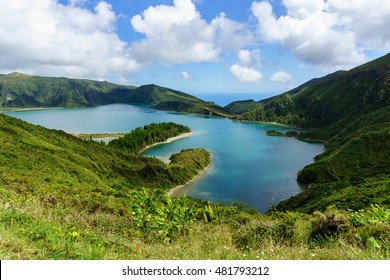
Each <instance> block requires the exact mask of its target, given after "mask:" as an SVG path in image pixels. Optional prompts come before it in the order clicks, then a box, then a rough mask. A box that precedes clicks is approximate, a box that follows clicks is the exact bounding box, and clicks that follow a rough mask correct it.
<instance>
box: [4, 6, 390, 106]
mask: <svg viewBox="0 0 390 280" xmlns="http://www.w3.org/2000/svg"><path fill="white" fill-rule="evenodd" d="M0 7H1V9H0V73H3V74H7V73H10V72H15V71H16V72H21V73H26V74H31V75H42V76H55V77H58V76H65V77H71V78H87V79H94V80H108V81H110V82H114V83H119V84H125V85H136V86H140V85H144V84H151V83H154V84H157V85H161V86H166V87H169V88H173V89H176V90H181V91H184V92H187V93H191V94H195V95H198V96H201V95H202V94H219V95H221V96H222V95H229V94H240V95H242V99H247V98H254V99H256V100H259V99H262V98H266V97H269V96H271V95H275V94H278V93H282V92H284V91H287V90H289V89H291V88H294V87H296V86H298V85H300V84H302V83H304V82H306V81H308V80H310V79H312V78H315V77H321V76H324V75H326V74H329V73H331V72H334V71H336V70H348V69H351V68H353V67H355V66H358V65H360V64H363V63H365V62H367V61H370V60H372V59H375V58H377V57H380V56H382V55H384V54H386V53H388V52H389V50H390V12H389V11H390V1H388V0H386V1H383V0H280V1H277V0H268V1H263V0H258V1H253V0H106V1H95V0H34V1H31V0H12V1H10V0H0Z"/></svg>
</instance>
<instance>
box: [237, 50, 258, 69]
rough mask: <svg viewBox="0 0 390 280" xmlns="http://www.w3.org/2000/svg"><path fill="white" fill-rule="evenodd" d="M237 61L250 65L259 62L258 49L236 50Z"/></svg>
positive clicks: (255, 64)
mask: <svg viewBox="0 0 390 280" xmlns="http://www.w3.org/2000/svg"><path fill="white" fill-rule="evenodd" d="M237 56H238V61H239V63H240V65H243V66H247V67H252V66H257V65H259V64H260V63H261V59H260V50H258V49H256V50H246V49H244V50H240V51H239V52H238V55H237Z"/></svg>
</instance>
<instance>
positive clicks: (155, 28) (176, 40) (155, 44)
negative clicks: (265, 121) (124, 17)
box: [131, 0, 221, 63]
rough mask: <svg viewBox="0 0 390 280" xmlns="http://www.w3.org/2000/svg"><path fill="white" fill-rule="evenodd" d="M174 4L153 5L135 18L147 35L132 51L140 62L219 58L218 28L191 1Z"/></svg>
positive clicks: (137, 29)
mask: <svg viewBox="0 0 390 280" xmlns="http://www.w3.org/2000/svg"><path fill="white" fill-rule="evenodd" d="M173 4H174V5H173V6H167V5H159V6H155V7H153V6H151V7H149V8H148V9H146V10H145V11H144V12H143V14H142V15H136V16H134V17H133V18H132V19H131V24H132V25H133V28H134V29H135V30H136V31H137V32H140V33H143V34H145V37H146V38H145V39H144V40H142V41H140V42H136V43H134V44H133V45H132V46H131V48H132V50H131V53H132V55H134V57H135V58H136V59H137V60H138V61H142V62H152V61H155V60H160V61H163V62H166V63H187V62H205V61H215V60H216V59H217V58H218V56H219V54H220V52H221V49H220V48H218V47H217V46H216V45H215V44H214V40H215V32H214V29H213V28H212V27H211V26H210V25H209V24H208V23H207V22H206V21H205V20H203V19H202V18H201V16H200V14H199V13H198V11H197V10H196V8H195V5H194V4H193V3H192V2H191V0H174V1H173Z"/></svg>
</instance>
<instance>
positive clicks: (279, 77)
mask: <svg viewBox="0 0 390 280" xmlns="http://www.w3.org/2000/svg"><path fill="white" fill-rule="evenodd" d="M270 80H271V82H274V83H287V82H289V81H291V80H292V77H291V75H290V74H288V73H286V72H283V71H277V72H275V73H274V74H273V75H272V77H271V79H270Z"/></svg>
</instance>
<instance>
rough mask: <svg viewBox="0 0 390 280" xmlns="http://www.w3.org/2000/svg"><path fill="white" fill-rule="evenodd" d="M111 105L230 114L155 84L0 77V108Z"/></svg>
mask: <svg viewBox="0 0 390 280" xmlns="http://www.w3.org/2000/svg"><path fill="white" fill-rule="evenodd" d="M172 102H173V103H172ZM175 102H176V103H175ZM113 103H137V104H147V105H155V108H156V109H162V110H171V111H178V112H184V113H196V114H206V115H215V116H224V117H225V116H228V115H229V114H228V113H227V112H226V111H225V110H224V109H223V108H221V107H219V106H218V105H216V104H214V103H210V102H205V101H203V100H201V99H199V98H197V97H195V96H192V95H189V94H186V93H183V92H180V91H176V90H172V89H169V88H165V87H160V86H157V85H144V86H140V87H134V86H122V85H116V84H113V83H109V82H105V81H104V82H99V81H91V80H80V79H69V78H52V77H40V76H31V75H25V74H21V73H11V74H8V75H0V109H15V108H32V107H65V108H69V107H86V106H96V105H104V104H113ZM177 103H180V104H187V106H186V107H185V108H182V107H179V106H177V105H176V104H177ZM188 104H190V106H188Z"/></svg>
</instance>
